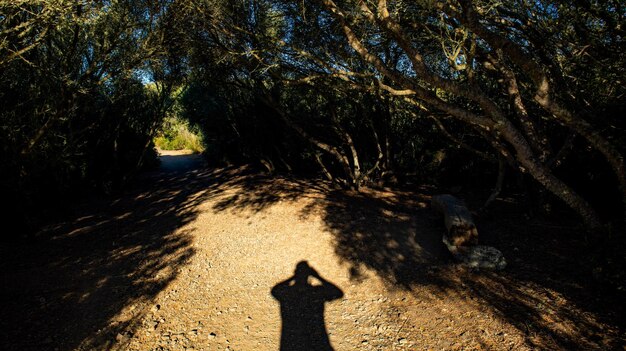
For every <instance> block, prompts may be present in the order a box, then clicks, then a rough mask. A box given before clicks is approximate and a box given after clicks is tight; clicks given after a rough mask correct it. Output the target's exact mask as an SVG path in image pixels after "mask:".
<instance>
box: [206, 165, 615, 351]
mask: <svg viewBox="0 0 626 351" xmlns="http://www.w3.org/2000/svg"><path fill="white" fill-rule="evenodd" d="M224 172H228V173H229V176H228V177H230V178H229V179H228V180H227V181H226V182H224V183H222V185H221V186H220V187H218V188H216V189H213V192H214V193H213V195H215V194H217V193H219V192H222V198H221V199H220V200H219V201H218V202H217V204H216V205H215V206H214V210H215V211H225V210H229V211H243V210H253V211H262V210H263V209H265V208H267V207H270V206H272V205H273V204H275V203H278V202H284V201H295V200H298V199H308V200H309V201H310V202H309V204H308V205H307V206H306V207H305V208H304V210H303V211H302V213H301V215H302V216H303V217H307V216H311V215H314V214H315V215H319V216H320V217H321V218H322V219H323V221H324V223H325V225H326V227H327V230H328V231H330V232H331V233H332V235H333V236H334V242H335V251H336V253H337V255H338V257H339V258H340V259H341V260H342V261H344V262H345V263H348V264H349V266H350V273H351V276H352V278H353V279H355V280H357V281H358V280H359V279H365V278H364V277H363V274H362V272H363V271H364V270H365V269H368V270H373V271H374V272H376V274H377V275H379V276H380V277H381V278H383V279H384V280H385V281H386V282H387V283H388V286H389V288H390V289H401V290H404V291H407V292H410V293H412V294H414V295H415V297H416V298H417V299H420V300H426V301H428V300H429V299H446V298H455V299H460V300H464V301H470V302H471V304H472V305H473V306H476V308H478V309H483V308H486V309H488V310H490V311H491V312H492V313H493V314H494V315H496V316H498V318H500V319H501V320H502V321H504V322H506V323H508V324H509V325H511V326H513V327H514V328H516V329H517V330H519V331H520V332H521V334H522V335H524V338H525V343H526V344H527V346H529V347H531V348H542V349H570V350H573V349H579V350H587V349H613V348H617V347H619V345H620V344H621V343H622V342H623V341H624V335H623V330H624V321H623V320H621V317H620V316H622V315H623V313H624V312H625V311H624V304H623V301H624V300H622V298H623V296H619V294H616V293H615V292H610V293H609V292H607V291H604V290H602V288H599V287H598V286H596V283H595V282H594V280H593V279H592V278H591V275H590V269H589V267H586V266H585V263H584V260H581V255H582V254H584V252H585V246H584V245H583V244H582V243H581V242H580V241H576V240H574V239H573V238H572V237H573V236H575V235H578V234H574V233H571V231H572V230H575V227H564V228H563V229H562V230H553V228H549V227H548V229H546V228H544V227H542V226H541V225H536V226H535V225H532V223H530V222H529V221H528V220H526V219H524V218H521V216H519V215H518V214H519V212H518V210H517V209H511V210H510V211H509V210H506V209H505V210H504V211H503V212H502V213H499V214H497V216H496V218H494V219H492V220H489V221H485V220H483V221H482V222H481V220H480V219H478V228H479V233H480V235H481V237H480V238H481V239H480V240H481V243H482V244H485V245H492V246H495V247H497V248H499V249H500V250H501V251H502V252H503V253H504V255H505V257H506V258H507V260H508V261H509V267H508V268H507V270H505V271H503V272H473V271H471V270H468V269H464V268H461V267H458V266H457V265H455V264H454V263H453V262H452V261H451V258H450V257H449V255H448V253H447V251H446V249H445V247H444V246H443V244H442V243H441V237H442V234H443V232H444V230H445V228H444V227H443V221H442V219H441V218H440V217H439V216H437V215H436V214H434V213H433V211H431V210H430V208H429V206H428V202H429V199H430V195H432V194H430V193H428V192H427V191H422V192H402V191H387V190H364V191H362V192H360V193H354V192H346V191H338V190H333V189H331V188H330V186H329V185H328V184H327V183H325V182H320V181H310V180H303V179H295V178H284V177H280V176H274V177H270V176H266V175H261V174H257V173H255V172H253V171H251V170H250V169H248V168H242V169H238V170H237V169H234V168H231V169H228V170H225V171H224ZM228 177H225V178H228ZM485 347H487V345H485Z"/></svg>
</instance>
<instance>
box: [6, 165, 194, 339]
mask: <svg viewBox="0 0 626 351" xmlns="http://www.w3.org/2000/svg"><path fill="white" fill-rule="evenodd" d="M162 162H163V163H162V169H161V170H159V171H157V172H153V173H150V174H146V175H144V176H142V177H141V178H140V179H138V180H137V182H136V188H137V189H135V190H134V191H133V192H131V193H128V194H125V195H124V196H122V197H119V198H115V199H108V200H100V201H97V202H95V203H89V204H86V205H83V206H78V207H77V208H76V209H75V210H74V212H75V215H74V216H73V218H72V219H71V220H68V221H66V222H62V223H57V224H55V225H51V226H49V227H47V228H45V229H43V230H42V231H41V232H39V233H38V234H37V235H36V236H35V237H33V238H29V239H28V240H27V241H24V242H20V243H12V244H3V246H2V247H1V248H0V257H2V259H1V261H0V265H1V266H0V272H1V275H0V300H1V305H0V349H2V350H55V349H58V350H72V349H76V348H81V349H107V348H109V347H110V346H111V345H112V344H113V343H114V342H117V341H120V340H123V339H124V338H127V337H128V335H126V334H125V332H126V331H127V330H129V329H132V326H133V324H134V323H136V321H137V317H138V316H140V315H141V314H142V312H143V311H142V310H143V309H144V308H145V306H146V305H147V304H148V302H149V301H150V300H151V299H152V298H153V297H154V296H155V295H156V294H157V293H158V292H159V291H161V290H163V289H164V288H165V287H166V286H167V285H168V284H169V283H170V282H171V281H172V280H173V279H175V277H176V275H177V274H178V269H179V267H182V266H184V265H185V264H186V263H188V262H189V260H190V259H191V258H192V257H193V255H194V249H193V248H192V247H191V246H190V242H191V241H190V236H191V234H192V233H191V230H189V229H187V230H180V228H183V227H184V226H185V225H186V224H187V223H189V222H191V221H193V220H194V219H195V218H196V216H197V214H198V212H197V210H196V207H197V205H198V204H199V203H200V202H201V201H202V190H203V187H204V186H205V182H204V180H203V182H199V179H198V177H197V175H196V173H193V172H191V171H190V170H191V169H194V168H198V167H199V166H200V165H201V164H202V163H201V160H200V159H199V156H194V155H185V156H168V157H164V158H163V159H162Z"/></svg>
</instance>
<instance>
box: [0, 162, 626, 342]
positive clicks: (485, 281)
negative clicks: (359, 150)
mask: <svg viewBox="0 0 626 351" xmlns="http://www.w3.org/2000/svg"><path fill="white" fill-rule="evenodd" d="M202 166H203V162H202V160H201V158H199V157H198V156H194V155H176V154H166V155H163V157H162V168H161V171H159V172H155V173H152V174H148V175H146V176H145V177H143V178H142V179H141V180H140V181H138V182H137V190H136V191H133V192H132V193H128V194H126V195H124V196H122V197H120V198H118V199H110V200H106V201H105V200H103V201H100V202H98V203H89V204H85V205H84V206H82V207H79V208H77V209H76V210H75V216H73V217H72V218H71V219H70V220H67V221H65V222H62V223H58V224H56V225H52V226H49V227H48V228H46V229H45V230H43V231H42V232H41V233H40V234H39V237H38V239H37V240H33V241H31V242H28V243H19V244H11V245H4V246H3V247H2V250H1V251H0V254H2V255H3V260H2V266H0V268H1V269H2V271H3V274H2V281H0V282H1V283H2V286H3V288H2V295H1V297H2V301H3V304H2V311H1V313H2V317H3V318H2V320H1V322H0V330H1V331H2V334H0V346H1V347H0V348H2V349H6V350H25V349H31V350H44V349H49V350H55V349H56V350H92V349H96V350H105V349H121V350H278V349H279V348H280V344H281V340H282V342H283V349H286V350H310V349H312V348H309V347H305V346H304V344H305V343H308V344H309V345H315V346H316V347H317V348H314V349H320V350H329V349H334V350H336V351H340V350H429V349H436V350H473V349H493V350H530V349H552V350H554V349H580V350H588V349H597V350H608V349H618V348H620V347H621V345H622V344H623V342H624V335H623V332H622V330H623V329H620V328H619V326H618V325H617V322H616V321H617V320H619V316H620V315H621V313H623V302H616V301H620V300H619V298H620V297H612V299H609V298H606V297H605V296H604V295H602V297H601V296H600V295H599V292H597V291H594V290H593V287H592V286H591V285H589V284H587V283H586V282H588V280H587V277H585V276H582V275H581V274H580V272H581V271H582V268H581V267H579V266H576V264H577V263H576V261H577V260H576V256H575V253H576V250H578V248H577V247H576V246H575V245H574V246H572V247H558V248H557V247H552V246H551V245H552V244H551V243H550V241H549V240H546V239H545V238H546V236H545V235H546V233H544V232H541V230H540V229H537V230H535V231H533V230H532V229H531V228H533V227H532V226H530V225H529V224H528V223H526V225H524V224H523V223H520V222H519V221H520V220H519V219H517V221H518V222H517V223H516V222H514V221H513V222H511V221H512V219H511V218H504V216H502V217H500V218H499V219H492V220H491V221H489V222H488V223H484V224H482V226H481V224H480V223H479V229H480V230H481V235H482V239H481V240H483V242H485V243H487V244H490V245H494V246H496V247H499V248H500V249H501V250H502V251H503V252H504V254H505V256H506V257H507V259H508V260H509V262H510V264H509V269H508V270H507V271H505V272H502V273H497V274H496V273H489V272H481V273H476V272H470V271H466V270H464V269H462V268H459V267H456V266H455V265H454V264H452V263H451V262H450V261H449V258H448V257H447V256H446V255H445V250H444V248H443V245H442V244H441V242H440V238H441V233H442V230H443V228H442V225H441V223H440V219H439V218H437V217H436V216H435V215H433V214H432V213H431V211H430V210H429V209H428V208H427V201H428V196H427V195H423V194H416V193H405V192H392V191H374V190H371V191H366V192H364V193H361V194H350V193H344V192H338V191H333V190H330V189H327V188H326V186H325V185H323V184H322V185H320V184H316V183H314V182H310V181H304V180H297V179H287V178H281V177H272V178H270V177H267V176H263V175H259V174H257V173H255V172H253V171H251V170H249V169H247V168H245V167H244V168H225V169H214V170H207V169H204V168H202ZM512 227H515V228H518V229H517V230H518V232H513V231H511V230H510V228H512ZM503 228H504V229H506V231H507V233H502V232H503ZM537 228H540V226H537ZM567 230H571V228H564V229H563V231H564V232H563V233H559V232H558V230H551V232H552V235H554V236H556V237H558V235H566V233H565V231H567ZM555 232H556V233H555ZM522 233H523V234H524V235H522ZM539 237H540V238H543V240H545V244H544V245H545V247H546V249H545V250H546V251H541V252H538V251H537V248H536V245H535V244H534V242H533V238H539ZM515 238H517V239H516V240H517V241H515V240H514V239H515ZM520 238H521V239H520ZM546 252H550V255H547V254H546ZM551 255H553V256H551ZM302 261H306V262H307V264H302V263H300V262H302ZM299 263H300V264H299ZM297 266H298V267H300V268H298V270H297V272H296V267H297ZM294 274H295V278H296V279H295V282H294V281H290V280H289V279H290V278H292V277H293V276H294ZM316 276H317V277H316ZM601 293H603V294H604V292H601ZM610 296H614V295H610ZM616 304H619V306H617V307H616ZM331 347H332V348H331Z"/></svg>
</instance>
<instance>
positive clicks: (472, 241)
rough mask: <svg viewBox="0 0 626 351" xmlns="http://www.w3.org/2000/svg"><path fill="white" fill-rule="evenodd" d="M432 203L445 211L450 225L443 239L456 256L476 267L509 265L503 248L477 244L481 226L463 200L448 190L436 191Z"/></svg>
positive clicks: (494, 267) (498, 268) (447, 224)
mask: <svg viewBox="0 0 626 351" xmlns="http://www.w3.org/2000/svg"><path fill="white" fill-rule="evenodd" d="M431 206H432V208H433V209H435V210H437V211H438V212H441V213H443V216H444V222H445V225H446V229H447V233H446V234H444V235H443V243H444V244H445V245H446V247H447V248H448V251H450V253H451V254H452V256H453V257H454V259H455V260H457V261H458V262H460V263H461V264H462V265H465V266H468V267H470V268H477V269H479V268H487V269H497V270H501V269H504V268H505V267H506V260H505V259H504V256H503V255H502V252H500V251H499V250H498V249H496V248H494V247H491V246H484V245H477V244H478V230H477V229H476V225H475V224H474V220H473V219H472V214H471V213H470V211H469V210H468V209H467V207H466V206H465V204H464V203H463V201H461V200H459V199H457V198H456V197H454V196H452V195H449V194H444V195H435V196H433V197H432V200H431Z"/></svg>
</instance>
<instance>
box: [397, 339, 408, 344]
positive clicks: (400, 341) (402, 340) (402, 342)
mask: <svg viewBox="0 0 626 351" xmlns="http://www.w3.org/2000/svg"><path fill="white" fill-rule="evenodd" d="M406 342H407V341H406V338H400V339H398V343H399V344H401V345H404V344H406Z"/></svg>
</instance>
